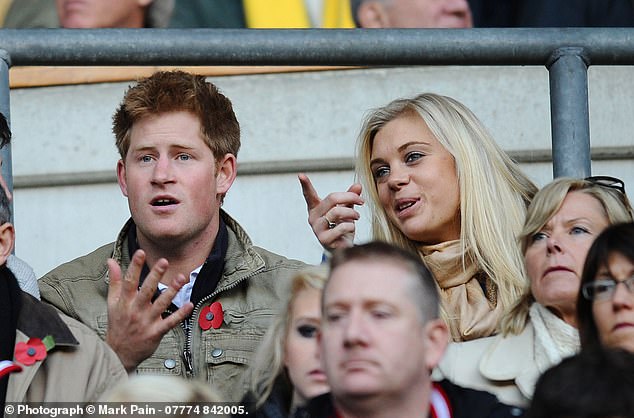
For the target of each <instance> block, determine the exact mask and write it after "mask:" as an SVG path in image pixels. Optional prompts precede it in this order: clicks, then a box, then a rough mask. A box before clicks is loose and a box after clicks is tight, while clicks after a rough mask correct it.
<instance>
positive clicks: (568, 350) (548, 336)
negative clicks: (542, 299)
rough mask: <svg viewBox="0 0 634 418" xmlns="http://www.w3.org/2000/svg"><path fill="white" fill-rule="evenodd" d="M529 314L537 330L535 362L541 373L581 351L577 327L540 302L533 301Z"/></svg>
mask: <svg viewBox="0 0 634 418" xmlns="http://www.w3.org/2000/svg"><path fill="white" fill-rule="evenodd" d="M528 314H529V316H530V319H531V323H532V324H533V329H534V330H535V362H536V363H537V368H538V369H539V372H540V373H542V372H544V371H546V369H548V368H550V367H552V366H554V365H555V364H557V363H559V362H560V361H561V360H563V359H564V358H565V357H569V356H572V355H574V354H575V353H576V352H577V351H579V345H580V344H579V331H578V330H577V328H575V327H573V326H572V325H570V324H568V323H566V322H565V321H563V320H562V319H560V318H559V317H558V316H557V315H555V314H554V313H552V312H551V311H550V310H549V309H548V308H546V307H544V306H543V305H541V304H539V303H533V304H532V305H531V307H530V309H529V311H528Z"/></svg>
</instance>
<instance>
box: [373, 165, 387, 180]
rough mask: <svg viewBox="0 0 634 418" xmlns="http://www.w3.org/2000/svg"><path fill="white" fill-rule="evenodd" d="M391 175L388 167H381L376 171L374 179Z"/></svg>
mask: <svg viewBox="0 0 634 418" xmlns="http://www.w3.org/2000/svg"><path fill="white" fill-rule="evenodd" d="M389 173H390V169H389V168H387V167H379V168H377V169H376V170H374V178H377V179H378V178H382V177H385V176H387V175H388V174H389Z"/></svg>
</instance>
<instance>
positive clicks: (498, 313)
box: [418, 240, 503, 341]
mask: <svg viewBox="0 0 634 418" xmlns="http://www.w3.org/2000/svg"><path fill="white" fill-rule="evenodd" d="M418 250H419V253H420V254H421V256H422V258H423V260H424V261H425V264H426V265H427V267H428V268H429V270H431V272H432V273H433V274H434V277H435V278H436V282H437V283H438V287H439V289H440V300H441V306H442V308H443V310H444V315H443V316H444V318H445V320H446V322H447V325H448V326H449V331H450V332H451V338H452V339H453V341H467V340H473V339H476V338H481V337H488V336H490V335H493V334H495V333H496V332H497V329H498V324H499V321H500V318H501V317H502V314H503V309H502V307H501V306H499V304H498V303H497V288H496V286H495V284H494V283H493V282H492V281H491V280H490V279H489V278H488V277H486V276H485V275H484V273H483V272H482V271H481V270H480V269H479V268H478V266H477V265H476V264H475V263H473V260H472V259H471V257H468V256H467V257H465V259H464V264H463V258H462V252H461V248H460V241H458V240H456V241H448V242H444V243H441V244H436V245H425V246H420V247H419V249H418ZM483 288H484V289H486V293H485V291H484V290H483Z"/></svg>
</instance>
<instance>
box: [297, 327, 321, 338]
mask: <svg viewBox="0 0 634 418" xmlns="http://www.w3.org/2000/svg"><path fill="white" fill-rule="evenodd" d="M297 332H299V335H301V336H302V337H304V338H313V337H314V336H315V334H317V327H316V326H314V325H300V326H299V327H297Z"/></svg>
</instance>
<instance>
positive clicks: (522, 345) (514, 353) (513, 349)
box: [479, 322, 539, 399]
mask: <svg viewBox="0 0 634 418" xmlns="http://www.w3.org/2000/svg"><path fill="white" fill-rule="evenodd" d="M533 340H534V331H533V326H532V325H531V324H530V322H528V323H527V324H526V327H524V330H523V331H522V332H521V333H520V334H518V335H510V336H502V335H497V336H496V337H495V339H494V341H493V342H492V343H491V345H490V347H489V348H488V349H487V350H486V351H485V352H484V355H483V356H482V358H481V359H480V363H479V369H480V373H482V375H483V376H484V377H486V378H487V379H489V380H492V381H508V380H511V381H514V382H515V385H516V386H517V387H518V389H519V390H520V392H521V393H522V395H524V396H525V397H526V398H527V399H531V398H532V395H533V389H534V386H535V381H536V379H537V377H538V375H539V371H538V370H537V367H536V365H535V360H534V358H535V353H534V347H533Z"/></svg>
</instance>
